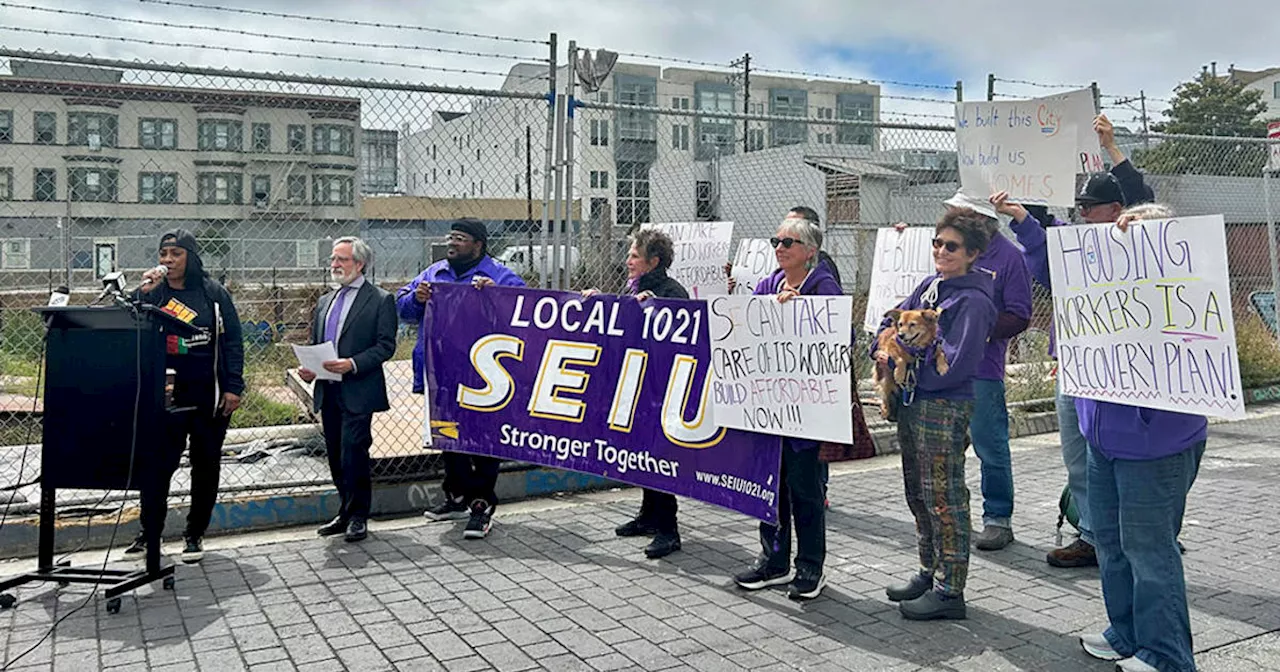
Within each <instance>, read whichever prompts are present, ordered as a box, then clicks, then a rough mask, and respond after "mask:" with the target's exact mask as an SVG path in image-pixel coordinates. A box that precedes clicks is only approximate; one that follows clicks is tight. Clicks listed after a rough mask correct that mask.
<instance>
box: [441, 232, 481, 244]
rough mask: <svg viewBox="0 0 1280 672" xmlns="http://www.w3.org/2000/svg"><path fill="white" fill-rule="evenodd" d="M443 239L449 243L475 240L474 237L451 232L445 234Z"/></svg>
mask: <svg viewBox="0 0 1280 672" xmlns="http://www.w3.org/2000/svg"><path fill="white" fill-rule="evenodd" d="M444 239H445V240H447V241H449V242H451V243H470V242H472V241H474V240H475V238H472V237H471V236H468V235H466V234H462V233H451V234H449V235H447V236H445V237H444Z"/></svg>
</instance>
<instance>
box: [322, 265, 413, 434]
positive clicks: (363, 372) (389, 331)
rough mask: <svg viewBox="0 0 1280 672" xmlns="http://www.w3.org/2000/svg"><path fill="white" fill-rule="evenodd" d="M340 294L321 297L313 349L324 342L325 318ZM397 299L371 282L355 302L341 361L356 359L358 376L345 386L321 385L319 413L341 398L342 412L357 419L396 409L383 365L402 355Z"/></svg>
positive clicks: (341, 337)
mask: <svg viewBox="0 0 1280 672" xmlns="http://www.w3.org/2000/svg"><path fill="white" fill-rule="evenodd" d="M337 295H338V292H337V290H334V291H331V292H329V293H328V294H325V295H324V296H322V297H320V301H319V302H318V303H317V304H316V312H315V315H313V316H312V318H311V344H312V345H316V344H318V343H321V342H323V339H324V323H325V318H326V317H327V316H328V314H329V305H330V304H332V303H333V300H334V297H336V296H337ZM398 324H399V318H398V317H396V298H395V297H394V296H392V295H391V294H390V293H389V292H387V291H385V290H383V289H382V288H380V287H378V286H377V285H374V284H373V283H372V282H370V281H369V279H368V278H365V282H364V284H363V285H361V287H360V289H359V291H357V292H356V295H355V298H353V299H351V308H350V309H349V310H348V311H347V319H346V321H345V322H343V323H342V333H341V334H339V335H338V342H337V343H336V344H335V347H336V348H337V350H338V357H341V358H344V359H346V358H350V359H351V360H352V361H354V362H355V365H356V370H355V371H353V372H351V373H348V374H346V375H345V376H343V377H342V382H338V383H334V382H325V381H316V385H315V387H314V390H315V393H314V394H313V395H312V396H313V402H314V403H313V407H314V409H315V410H316V411H319V410H320V407H321V404H323V403H324V395H325V394H330V393H333V392H334V391H336V392H337V394H338V404H339V405H340V406H341V407H342V410H344V411H346V412H347V413H352V414H355V415H365V414H369V413H377V412H379V411H387V410H390V409H391V403H390V401H389V400H388V399H387V379H386V376H385V375H384V374H383V372H382V364H383V363H384V362H386V361H387V360H389V359H391V357H392V355H394V354H396V328H397V325H398Z"/></svg>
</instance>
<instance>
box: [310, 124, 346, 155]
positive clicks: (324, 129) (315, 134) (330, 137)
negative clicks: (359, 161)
mask: <svg viewBox="0 0 1280 672" xmlns="http://www.w3.org/2000/svg"><path fill="white" fill-rule="evenodd" d="M311 153H312V154H334V155H337V156H355V155H356V150H355V131H354V130H352V129H351V127H350V126H335V125H332V124H320V125H318V126H312V127H311Z"/></svg>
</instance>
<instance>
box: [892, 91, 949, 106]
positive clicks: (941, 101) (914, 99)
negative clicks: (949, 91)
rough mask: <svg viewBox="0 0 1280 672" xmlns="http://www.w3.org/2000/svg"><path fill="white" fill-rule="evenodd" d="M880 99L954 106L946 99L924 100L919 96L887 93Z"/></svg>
mask: <svg viewBox="0 0 1280 672" xmlns="http://www.w3.org/2000/svg"><path fill="white" fill-rule="evenodd" d="M879 97H880V98H883V99H886V100H911V101H915V102H918V103H941V104H943V105H954V104H955V102H956V101H954V100H950V99H947V98H924V97H921V96H895V95H893V94H889V93H882V94H880V96H879Z"/></svg>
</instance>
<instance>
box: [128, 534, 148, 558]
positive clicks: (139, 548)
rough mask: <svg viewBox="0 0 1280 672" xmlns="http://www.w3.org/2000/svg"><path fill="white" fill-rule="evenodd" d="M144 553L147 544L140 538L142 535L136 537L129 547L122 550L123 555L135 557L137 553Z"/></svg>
mask: <svg viewBox="0 0 1280 672" xmlns="http://www.w3.org/2000/svg"><path fill="white" fill-rule="evenodd" d="M146 552H147V542H146V540H144V539H143V538H142V535H138V536H136V537H134V538H133V543H132V544H129V546H128V547H127V548H125V549H124V554H125V555H137V554H139V553H146Z"/></svg>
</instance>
